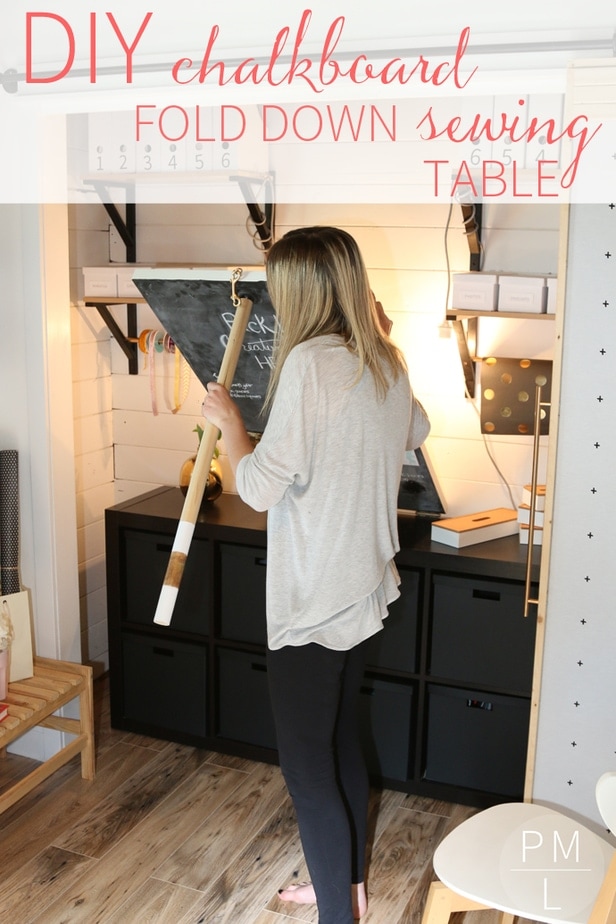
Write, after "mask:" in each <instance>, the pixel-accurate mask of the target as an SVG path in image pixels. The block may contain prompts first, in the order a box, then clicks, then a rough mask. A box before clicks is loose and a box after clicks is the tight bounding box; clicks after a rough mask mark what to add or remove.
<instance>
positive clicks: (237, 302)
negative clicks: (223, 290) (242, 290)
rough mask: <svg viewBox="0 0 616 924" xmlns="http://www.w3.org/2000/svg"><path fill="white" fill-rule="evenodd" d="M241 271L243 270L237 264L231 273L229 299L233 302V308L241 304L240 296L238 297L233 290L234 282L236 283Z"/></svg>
mask: <svg viewBox="0 0 616 924" xmlns="http://www.w3.org/2000/svg"><path fill="white" fill-rule="evenodd" d="M242 272H243V270H242V269H240V267H239V266H238V268H237V269H234V270H233V272H232V274H231V301H232V302H233V307H234V308H239V307H240V304H241V300H240V297H239V295H237V294H236V292H235V283H236V282H237V281H238V280H239V278H240V277H241V275H242Z"/></svg>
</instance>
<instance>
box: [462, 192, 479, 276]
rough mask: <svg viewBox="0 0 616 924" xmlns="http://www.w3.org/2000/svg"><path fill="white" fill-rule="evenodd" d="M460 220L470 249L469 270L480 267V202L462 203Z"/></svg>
mask: <svg viewBox="0 0 616 924" xmlns="http://www.w3.org/2000/svg"><path fill="white" fill-rule="evenodd" d="M460 207H461V209H462V221H463V222H464V233H465V234H466V239H467V241H468V249H469V251H470V261H469V269H470V270H480V269H481V262H482V261H481V257H482V255H483V247H482V244H481V230H482V227H481V220H482V218H483V206H482V204H481V202H475V203H473V204H472V205H469V204H467V203H462V205H461V206H460Z"/></svg>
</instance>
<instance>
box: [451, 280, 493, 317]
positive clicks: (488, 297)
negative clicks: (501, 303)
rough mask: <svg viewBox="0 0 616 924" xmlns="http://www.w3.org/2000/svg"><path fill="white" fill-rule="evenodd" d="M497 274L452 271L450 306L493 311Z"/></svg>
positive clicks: (466, 309) (469, 309)
mask: <svg viewBox="0 0 616 924" xmlns="http://www.w3.org/2000/svg"><path fill="white" fill-rule="evenodd" d="M497 293H498V276H497V275H496V274H495V273H474V272H470V273H454V275H453V286H452V293H451V305H452V308H454V309H455V308H459V309H460V310H461V311H495V310H496V302H497Z"/></svg>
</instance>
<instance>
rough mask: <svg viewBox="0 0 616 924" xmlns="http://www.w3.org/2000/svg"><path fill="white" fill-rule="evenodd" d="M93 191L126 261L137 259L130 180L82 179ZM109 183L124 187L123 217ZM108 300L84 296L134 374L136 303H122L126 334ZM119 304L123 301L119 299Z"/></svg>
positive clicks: (136, 367)
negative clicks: (122, 353)
mask: <svg viewBox="0 0 616 924" xmlns="http://www.w3.org/2000/svg"><path fill="white" fill-rule="evenodd" d="M85 182H86V183H87V184H88V185H89V186H92V187H93V189H94V190H95V191H96V193H97V195H98V197H99V199H100V200H101V203H102V205H103V207H104V208H105V211H106V212H107V214H108V215H109V218H110V219H111V221H112V223H113V225H114V227H115V229H116V231H117V232H118V234H119V235H120V237H121V238H122V243H123V244H124V246H125V247H126V262H127V263H136V262H137V207H136V205H135V202H134V198H135V197H134V195H132V193H133V192H134V183H131V182H126V181H124V180H118V181H112V180H96V179H89V180H86V181H85ZM109 186H118V187H121V188H123V189H125V190H126V203H125V206H124V209H125V217H122V215H121V213H120V210H119V209H118V207H117V205H116V204H115V203H114V202H113V201H112V199H111V197H110V195H109ZM109 304H110V303H109V302H107V303H106V304H105V303H101V302H91V301H87V300H86V305H88V306H93V307H95V308H96V309H97V311H98V313H99V314H100V316H101V318H102V319H103V321H104V322H105V324H106V325H107V327H108V328H109V330H110V331H111V334H112V336H113V337H114V338H115V339H116V341H117V343H118V344H119V346H120V347H121V349H122V351H123V352H124V354H125V356H126V358H127V360H128V374H129V375H137V373H138V372H139V362H138V353H137V305H136V303H134V302H130V303H127V304H126V334H125V333H124V332H123V330H122V328H121V327H120V325H119V324H118V323H117V321H116V320H115V318H114V317H113V315H112V314H111V311H110V310H109ZM121 304H123V303H121Z"/></svg>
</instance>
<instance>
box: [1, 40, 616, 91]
mask: <svg viewBox="0 0 616 924" xmlns="http://www.w3.org/2000/svg"><path fill="white" fill-rule="evenodd" d="M605 50H609V51H610V52H611V54H612V56H613V57H616V32H614V34H613V35H612V37H611V38H610V39H584V40H575V39H570V40H563V41H560V42H532V43H528V42H503V43H502V44H500V43H498V42H494V43H491V44H486V45H473V46H469V47H468V49H467V52H468V56H469V57H473V55H491V54H544V53H546V52H550V53H552V52H566V51H576V52H596V51H605ZM428 53H429V54H430V55H439V56H441V55H443V56H444V55H452V54H455V53H456V48H455V47H454V46H453V45H436V46H430V47H423V48H403V49H395V48H388V49H381V50H374V51H372V50H371V51H370V52H369V53H368V54H367V57H369V58H371V59H374V60H379V59H380V58H384V57H391V58H412V57H419V55H424V57H425V55H426V54H428ZM358 54H366V53H365V52H358V51H352V52H351V51H348V52H341V53H340V54H339V55H337V58H338V60H340V61H344V60H349V59H353V58H355V57H357V55H358ZM306 58H310V55H306ZM244 60H245V58H234V59H230V60H229V61H225V64H226V65H228V66H229V67H237V66H239V65H240V64H241V63H242V61H244ZM252 60H254V62H255V63H256V64H267V63H268V61H269V60H270V59H269V58H268V57H259V58H254V59H252ZM290 60H291V59H290V58H288V57H285V58H280V64H284V63H285V62H286V63H289V62H290ZM174 64H175V62H170V63H166V64H135V65H133V73H138V74H157V73H164V72H166V73H169V72H170V71H171V68H172V67H173V65H174ZM125 72H126V68H125V67H124V66H120V65H110V66H108V67H100V68H98V69H97V74H98V75H100V76H117V75H118V74H124V73H125ZM54 75H55V72H53V71H43V72H40V73H38V74H35V75H34V76H35V77H37V78H38V79H41V78H45V77H52V76H54ZM89 75H90V69H89V68H76V69H75V70H71V71H69V73H68V74H67V75H66V77H89ZM25 79H26V74H23V73H19V72H18V71H16V70H14V69H11V68H10V69H8V70H6V71H5V72H4V73H0V83H1V84H2V86H3V88H4V90H5V91H6V92H7V93H17V92H18V91H19V84H20V83H23V82H24V81H25Z"/></svg>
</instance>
